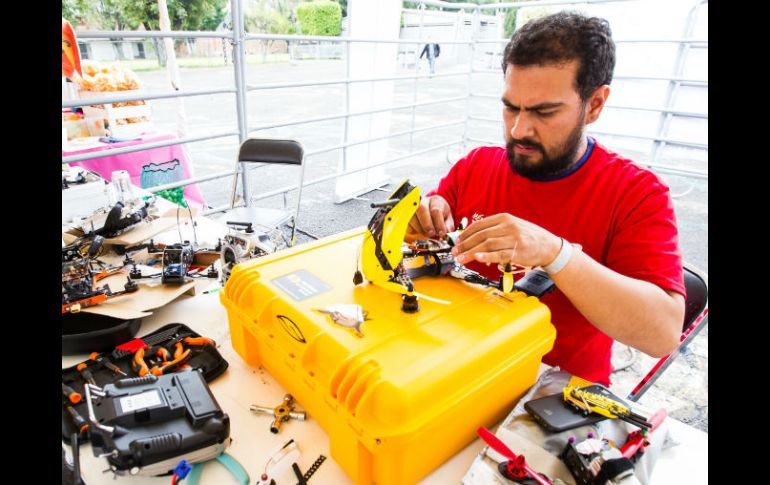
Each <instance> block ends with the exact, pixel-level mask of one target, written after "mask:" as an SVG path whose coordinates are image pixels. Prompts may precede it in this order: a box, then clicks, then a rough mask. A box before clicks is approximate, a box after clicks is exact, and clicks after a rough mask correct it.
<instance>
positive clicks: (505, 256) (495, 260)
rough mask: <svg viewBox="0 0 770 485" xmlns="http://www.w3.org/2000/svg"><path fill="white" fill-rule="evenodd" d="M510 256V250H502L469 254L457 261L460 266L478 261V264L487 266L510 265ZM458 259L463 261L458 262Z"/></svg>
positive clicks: (511, 253) (511, 252)
mask: <svg viewBox="0 0 770 485" xmlns="http://www.w3.org/2000/svg"><path fill="white" fill-rule="evenodd" d="M511 256H513V251H511V250H510V249H502V250H500V251H478V252H469V253H466V254H464V255H462V256H461V257H460V258H457V259H458V261H459V262H460V264H466V263H468V262H470V261H478V262H479V263H485V264H487V265H489V264H504V263H510V262H511ZM460 259H463V261H460Z"/></svg>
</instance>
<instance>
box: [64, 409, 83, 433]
mask: <svg viewBox="0 0 770 485" xmlns="http://www.w3.org/2000/svg"><path fill="white" fill-rule="evenodd" d="M66 408H67V411H69V413H70V416H72V421H73V422H74V423H75V427H76V428H77V429H78V431H79V432H81V433H82V432H84V431H85V430H87V429H88V423H87V422H86V420H85V419H83V416H81V415H80V414H78V412H77V411H75V409H74V408H73V407H72V406H66Z"/></svg>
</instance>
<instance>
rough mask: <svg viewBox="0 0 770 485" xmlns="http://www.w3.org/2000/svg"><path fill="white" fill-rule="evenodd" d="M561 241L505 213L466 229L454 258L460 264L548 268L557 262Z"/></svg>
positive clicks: (480, 221)
mask: <svg viewBox="0 0 770 485" xmlns="http://www.w3.org/2000/svg"><path fill="white" fill-rule="evenodd" d="M559 249H561V238H559V237H558V236H555V235H554V234H552V233H550V232H548V231H546V230H545V229H543V228H542V227H540V226H538V225H536V224H532V223H531V222H528V221H525V220H524V219H519V218H518V217H515V216H512V215H510V214H506V213H502V214H495V215H493V216H489V217H485V218H484V219H481V220H479V221H476V222H474V223H473V224H471V225H470V226H468V228H467V229H465V230H464V231H463V232H462V234H460V237H459V238H458V242H457V244H456V245H455V247H454V248H452V255H454V256H455V258H456V259H457V261H458V262H459V263H460V264H467V263H469V262H471V261H478V262H480V263H486V264H487V265H489V264H490V263H498V264H505V263H512V264H516V265H518V266H528V267H534V266H545V265H547V264H549V263H550V262H552V261H553V260H554V259H556V255H557V254H558V253H559Z"/></svg>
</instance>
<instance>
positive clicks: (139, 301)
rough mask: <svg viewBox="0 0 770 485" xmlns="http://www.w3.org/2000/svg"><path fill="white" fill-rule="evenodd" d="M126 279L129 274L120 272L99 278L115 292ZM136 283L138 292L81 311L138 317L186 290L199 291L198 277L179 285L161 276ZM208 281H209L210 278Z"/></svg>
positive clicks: (100, 283)
mask: <svg viewBox="0 0 770 485" xmlns="http://www.w3.org/2000/svg"><path fill="white" fill-rule="evenodd" d="M126 281H127V276H126V274H125V273H118V274H115V275H112V276H108V277H107V278H104V279H103V280H100V281H99V282H98V283H97V285H99V286H101V285H103V284H108V285H110V289H112V290H113V291H119V290H122V289H123V285H124V284H125V283H126ZM200 281H203V279H201V280H200ZM137 282H138V283H139V290H137V291H136V292H135V293H131V294H127V295H123V296H118V297H115V298H113V299H111V300H107V301H105V302H104V303H100V304H99V305H96V306H92V307H89V308H84V309H83V310H82V311H83V312H88V313H95V314H98V315H107V316H110V317H115V318H121V319H126V320H127V319H131V318H139V317H144V316H147V315H150V314H151V312H150V310H154V309H156V308H160V307H162V306H163V305H166V304H167V303H170V302H172V301H173V300H175V299H177V298H178V297H179V296H181V295H183V294H185V293H186V294H188V295H191V296H192V295H195V291H196V281H195V280H193V281H190V282H188V283H184V284H182V285H178V286H177V285H164V284H161V282H160V278H152V279H148V280H137ZM205 283H206V284H208V283H209V281H205Z"/></svg>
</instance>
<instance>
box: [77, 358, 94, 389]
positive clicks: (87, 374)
mask: <svg viewBox="0 0 770 485" xmlns="http://www.w3.org/2000/svg"><path fill="white" fill-rule="evenodd" d="M76 369H77V370H78V372H80V375H81V377H83V380H84V381H86V382H88V383H89V384H92V385H94V386H95V385H96V381H94V375H93V374H91V371H90V370H88V364H86V363H85V362H81V363H79V364H78V365H77V367H76Z"/></svg>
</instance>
